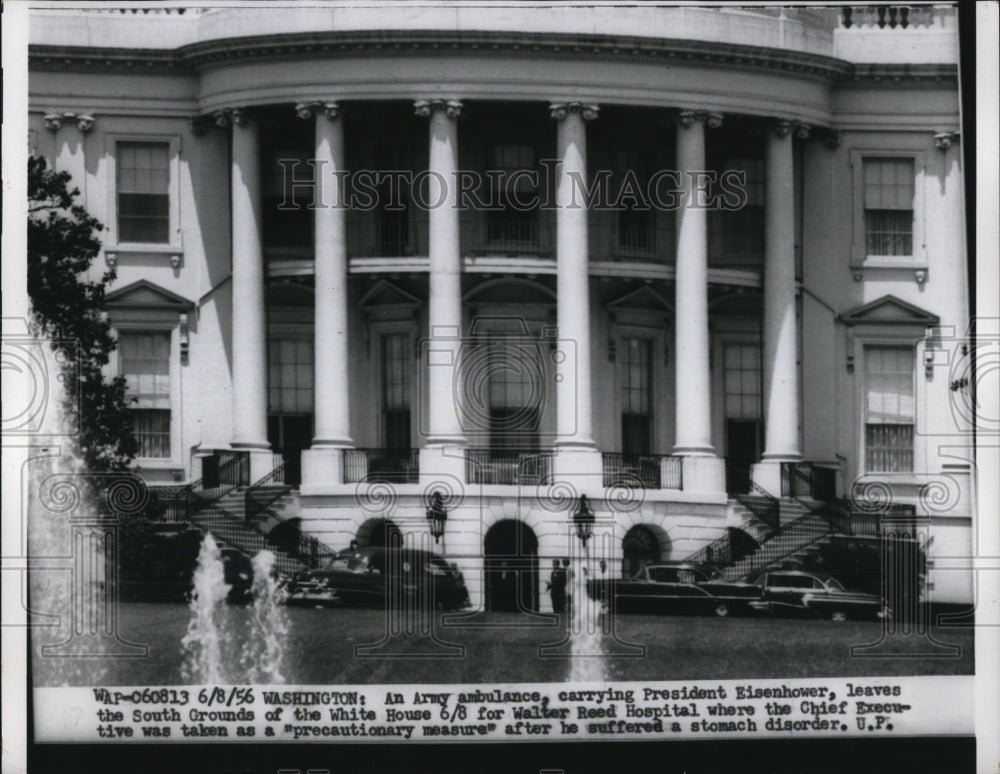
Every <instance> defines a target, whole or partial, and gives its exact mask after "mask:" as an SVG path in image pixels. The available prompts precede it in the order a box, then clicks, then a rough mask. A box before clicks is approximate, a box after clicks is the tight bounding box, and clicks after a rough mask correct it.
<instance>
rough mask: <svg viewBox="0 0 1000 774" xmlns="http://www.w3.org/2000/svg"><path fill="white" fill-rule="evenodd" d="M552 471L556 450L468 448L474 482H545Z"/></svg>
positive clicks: (468, 469) (468, 464)
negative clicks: (553, 456) (554, 451)
mask: <svg viewBox="0 0 1000 774" xmlns="http://www.w3.org/2000/svg"><path fill="white" fill-rule="evenodd" d="M551 471H552V452H551V451H542V450H537V449H535V450H528V449H466V451H465V476H466V479H465V480H466V481H468V482H469V483H470V484H487V485H491V484H529V485H530V484H541V483H543V482H544V481H546V480H547V479H548V478H549V476H550V475H551Z"/></svg>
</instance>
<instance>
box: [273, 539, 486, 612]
mask: <svg viewBox="0 0 1000 774" xmlns="http://www.w3.org/2000/svg"><path fill="white" fill-rule="evenodd" d="M287 590H288V592H289V597H288V603H289V604H292V605H295V604H324V603H338V604H348V605H371V606H384V605H389V604H406V605H408V606H415V607H418V608H420V607H435V608H437V607H440V608H449V609H455V608H462V607H468V606H469V604H470V602H469V592H468V589H466V587H465V579H464V578H463V577H462V573H461V572H460V571H459V570H458V568H457V567H456V566H455V565H453V564H448V563H447V562H446V561H445V560H444V559H443V558H441V557H440V556H438V555H437V554H433V553H431V552H430V551H420V550H417V549H410V548H359V549H356V550H351V549H348V550H345V551H341V552H340V553H339V554H337V555H336V556H335V557H334V558H333V559H331V560H330V562H329V563H328V564H327V565H326V566H325V567H322V568H320V569H318V570H306V571H305V572H301V573H298V574H297V575H296V576H295V577H294V578H293V579H292V581H291V582H290V583H289V585H288V588H287Z"/></svg>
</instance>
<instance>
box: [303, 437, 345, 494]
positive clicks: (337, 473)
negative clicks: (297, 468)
mask: <svg viewBox="0 0 1000 774" xmlns="http://www.w3.org/2000/svg"><path fill="white" fill-rule="evenodd" d="M345 448H346V447H343V446H314V447H312V448H311V449H305V450H303V452H302V486H303V487H306V486H319V485H325V486H329V485H331V484H343V483H344V449H345Z"/></svg>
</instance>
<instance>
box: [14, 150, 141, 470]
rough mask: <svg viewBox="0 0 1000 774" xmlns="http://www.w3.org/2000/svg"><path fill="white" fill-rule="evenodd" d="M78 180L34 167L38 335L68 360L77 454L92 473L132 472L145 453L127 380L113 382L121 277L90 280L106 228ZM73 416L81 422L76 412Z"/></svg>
mask: <svg viewBox="0 0 1000 774" xmlns="http://www.w3.org/2000/svg"><path fill="white" fill-rule="evenodd" d="M69 186H70V175H69V173H67V172H56V171H54V170H51V169H49V167H48V164H47V163H46V161H45V159H44V158H41V157H37V158H31V159H29V160H28V295H29V296H30V298H31V306H32V324H33V327H34V332H35V333H36V334H37V335H39V336H42V337H44V338H48V339H50V340H51V341H52V347H53V349H56V350H59V351H60V352H61V353H62V356H63V357H62V366H61V367H62V374H63V378H64V383H65V384H66V385H67V386H66V389H65V391H64V392H65V399H66V400H67V401H70V402H73V403H74V409H75V408H77V407H78V409H79V412H78V416H79V427H78V433H77V435H76V436H75V444H76V449H75V451H76V452H77V454H78V455H79V456H80V458H81V459H82V460H83V462H84V464H85V465H86V467H87V470H88V471H90V472H117V471H124V470H126V469H127V468H128V467H129V465H130V463H131V462H132V460H133V459H134V457H135V454H136V452H137V451H138V444H137V442H136V439H135V436H134V434H133V432H132V426H131V422H130V418H129V411H128V400H127V398H126V393H125V379H124V378H123V377H120V376H119V377H114V378H112V379H106V378H105V376H104V371H103V369H104V367H105V366H106V365H107V364H108V359H109V356H110V354H111V353H112V352H113V351H114V349H115V347H116V342H115V339H114V336H113V335H112V332H111V325H110V323H109V322H108V319H107V315H106V314H105V312H104V293H105V288H106V287H107V285H108V283H110V282H111V281H113V280H114V278H115V272H114V270H109V271H106V272H104V273H103V274H102V276H101V278H100V279H99V280H98V281H96V282H93V281H89V280H88V279H87V272H88V271H89V270H90V267H91V265H92V264H93V262H94V259H95V258H96V257H97V255H98V253H99V251H100V249H101V242H100V239H99V238H98V236H97V235H98V233H99V232H100V231H102V230H103V228H104V227H103V226H102V225H101V223H100V222H99V221H98V220H97V219H96V218H94V217H93V216H92V215H90V214H89V213H88V212H87V211H86V209H84V208H83V207H82V206H80V205H79V204H77V203H76V197H77V196H79V194H80V191H79V189H77V188H72V189H71V188H70V187H69ZM69 413H73V414H76V413H77V412H76V411H72V412H69Z"/></svg>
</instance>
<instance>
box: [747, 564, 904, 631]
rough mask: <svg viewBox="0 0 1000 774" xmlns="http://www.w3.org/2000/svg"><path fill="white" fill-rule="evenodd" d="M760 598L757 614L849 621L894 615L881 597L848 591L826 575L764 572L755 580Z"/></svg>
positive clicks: (800, 571)
mask: <svg viewBox="0 0 1000 774" xmlns="http://www.w3.org/2000/svg"><path fill="white" fill-rule="evenodd" d="M754 585H755V586H756V587H757V589H758V590H759V592H760V597H759V599H758V600H757V601H756V602H753V603H752V605H751V607H753V609H754V610H761V611H765V612H768V613H774V614H776V615H804V616H809V617H819V618H829V619H830V620H833V621H846V620H847V619H848V618H858V619H871V618H885V617H887V616H889V615H890V614H891V612H890V610H889V609H888V607H887V606H886V604H885V601H884V600H883V599H882V597H880V596H879V595H878V594H869V593H867V592H863V591H848V590H847V589H845V588H844V586H843V584H842V583H841V582H840V581H838V580H837V579H836V578H834V577H833V576H832V575H829V574H827V573H824V572H807V571H804V570H765V571H764V572H762V573H760V575H758V576H757V578H756V579H755V580H754Z"/></svg>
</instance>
